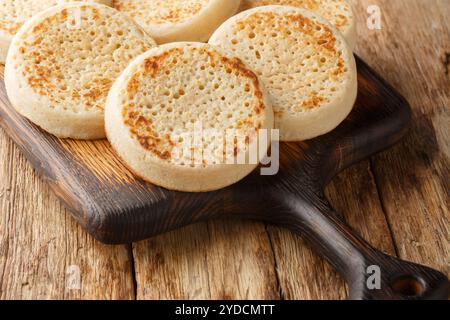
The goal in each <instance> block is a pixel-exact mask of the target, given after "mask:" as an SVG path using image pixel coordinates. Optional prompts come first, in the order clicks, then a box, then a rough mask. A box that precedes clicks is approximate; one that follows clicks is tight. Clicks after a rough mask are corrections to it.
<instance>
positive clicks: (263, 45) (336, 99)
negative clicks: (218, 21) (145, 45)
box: [210, 6, 357, 141]
mask: <svg viewBox="0 0 450 320" xmlns="http://www.w3.org/2000/svg"><path fill="white" fill-rule="evenodd" d="M210 43H211V44H213V45H216V46H219V47H222V48H229V49H230V50H232V51H233V52H234V53H235V54H236V55H237V56H238V57H240V58H241V59H243V61H244V63H246V64H247V65H248V66H249V67H250V69H251V70H253V71H255V72H256V73H257V74H258V76H259V79H260V80H261V82H262V83H263V84H264V86H265V87H266V88H267V90H268V91H269V93H270V97H271V100H272V105H273V109H274V112H275V126H276V127H277V128H279V129H280V135H281V139H282V140H284V141H299V140H300V141H301V140H306V139H311V138H315V137H317V136H319V135H322V134H325V133H327V132H329V131H331V130H333V129H334V128H336V127H337V126H338V125H339V124H340V123H341V122H342V121H343V120H344V119H345V118H346V117H347V115H348V114H349V113H350V111H351V110H352V108H353V105H354V102H355V99H356V94H357V73H356V64H355V59H354V57H353V54H352V51H351V50H350V48H349V47H348V45H347V43H346V41H345V40H344V38H343V36H342V34H341V33H340V32H339V31H338V30H337V29H336V28H334V27H333V26H332V25H331V24H329V22H327V21H326V20H325V19H323V18H321V17H320V16H318V15H316V14H314V13H312V12H310V11H306V10H304V9H300V8H295V7H288V6H265V7H259V8H255V9H251V10H247V11H244V12H242V13H240V14H238V15H237V16H234V17H232V18H230V19H229V20H228V21H227V22H225V23H224V24H223V25H222V26H221V27H220V28H219V29H218V30H217V31H216V32H215V33H214V34H213V35H212V37H211V39H210Z"/></svg>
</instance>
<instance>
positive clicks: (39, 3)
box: [0, 0, 111, 62]
mask: <svg viewBox="0 0 450 320" xmlns="http://www.w3.org/2000/svg"><path fill="white" fill-rule="evenodd" d="M82 1H84V2H98V3H103V4H107V5H110V4H111V0H82ZM66 2H71V1H70V0H26V1H24V0H20V1H18V0H2V1H1V4H0V62H4V61H5V59H6V53H7V51H8V47H9V43H10V42H11V40H12V38H13V36H14V35H15V34H16V33H17V31H19V29H20V27H21V26H22V25H23V24H24V23H25V22H26V21H27V20H28V19H30V18H31V17H32V16H34V15H35V14H37V13H39V12H41V11H43V10H45V9H47V8H50V7H52V6H55V5H58V4H63V3H66Z"/></svg>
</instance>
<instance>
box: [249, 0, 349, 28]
mask: <svg viewBox="0 0 450 320" xmlns="http://www.w3.org/2000/svg"><path fill="white" fill-rule="evenodd" d="M267 5H286V6H293V7H299V8H304V9H307V10H310V11H312V12H315V13H317V14H319V15H320V16H322V17H323V18H325V19H327V20H328V21H330V22H331V23H332V24H333V25H334V26H335V27H336V28H338V29H339V30H340V31H341V32H342V33H345V32H346V31H347V30H348V29H349V28H350V27H351V26H352V24H353V23H354V22H353V20H354V18H353V11H352V7H351V5H350V3H349V2H348V1H347V0H242V4H241V9H242V10H248V9H251V8H255V7H261V6H267Z"/></svg>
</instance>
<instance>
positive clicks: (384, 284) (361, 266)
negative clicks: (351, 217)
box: [0, 58, 450, 299]
mask: <svg viewBox="0 0 450 320" xmlns="http://www.w3.org/2000/svg"><path fill="white" fill-rule="evenodd" d="M357 64H358V83H359V93H358V99H357V102H356V106H355V109H354V110H353V112H352V113H351V114H350V116H349V117H348V118H347V119H346V120H345V121H344V123H342V124H341V125H340V126H339V127H338V128H337V129H336V130H334V131H333V132H331V133H330V134H328V135H325V136H323V137H320V138H317V139H314V140H311V141H307V142H302V143H282V144H281V146H280V157H281V159H280V163H281V168H280V172H279V173H278V174H277V175H276V176H260V175H259V174H258V173H256V172H255V173H254V174H252V175H250V176H249V177H247V178H246V179H244V180H243V181H241V182H240V183H238V184H236V185H234V186H231V187H228V188H225V189H223V190H219V191H215V192H208V193H196V194H193V193H181V192H174V191H169V190H165V189H163V188H159V187H156V186H154V185H151V184H149V183H146V182H144V181H142V180H140V179H138V178H136V177H135V176H134V175H133V174H132V173H131V172H130V171H129V170H128V169H127V168H126V167H125V166H124V164H123V163H122V162H121V160H120V159H119V158H118V157H117V156H116V155H115V153H114V151H113V150H112V149H111V147H110V145H109V144H108V142H107V141H94V142H86V141H74V140H60V139H57V138H55V137H53V136H51V135H49V134H47V133H45V132H43V131H42V130H40V129H39V128H38V127H36V126H34V125H33V124H31V123H30V122H29V121H27V120H26V119H24V118H23V117H21V116H20V115H18V114H17V113H16V112H15V111H14V109H13V108H12V107H11V105H10V104H9V101H8V98H7V95H6V92H5V87H4V83H3V81H0V121H1V122H0V124H1V126H2V127H3V128H4V129H5V131H6V132H7V133H8V134H9V135H10V136H11V138H12V139H13V140H14V141H15V142H16V144H17V145H18V146H19V147H20V148H21V150H22V152H23V153H24V154H25V156H26V157H27V158H28V160H29V161H30V162H31V163H32V165H33V167H34V168H35V169H36V171H38V172H39V174H40V175H41V176H42V178H43V179H44V180H45V181H46V182H47V183H48V184H49V185H50V187H51V188H52V190H53V191H54V192H55V193H56V194H57V195H58V197H59V198H60V199H61V200H62V201H63V202H64V204H65V205H66V206H67V208H69V210H70V211H71V212H72V214H73V216H74V218H75V219H76V220H77V221H78V222H79V223H80V224H81V225H82V226H83V227H84V228H85V229H86V230H87V231H88V232H89V233H90V234H91V235H92V236H93V237H94V238H96V239H98V240H100V241H102V242H104V243H109V244H120V243H129V242H133V241H138V240H142V239H145V238H148V237H151V236H154V235H157V234H161V233H164V232H167V231H169V230H173V229H176V228H179V227H182V226H186V225H188V224H192V223H196V222H199V221H204V220H208V219H214V218H224V217H230V218H234V217H238V218H250V219H257V220H263V221H268V222H271V223H274V224H278V225H282V226H285V227H287V228H290V229H291V230H293V231H294V232H297V233H299V234H300V235H302V236H303V237H305V238H306V239H307V240H309V242H310V244H311V245H312V246H313V248H314V249H316V251H317V252H318V253H319V254H321V255H323V256H324V258H325V259H327V260H328V261H329V262H330V263H331V264H332V265H333V266H334V267H335V268H336V269H337V270H338V271H339V272H340V273H341V274H342V275H343V276H344V278H345V279H346V280H347V282H348V284H349V287H350V296H351V298H356V299H360V298H364V299H378V298H399V299H426V298H444V299H445V298H448V296H449V292H450V286H449V282H448V279H447V278H446V277H445V276H444V275H443V274H441V273H440V272H438V271H435V270H432V269H430V268H427V267H424V266H420V265H417V264H413V263H409V262H405V261H402V260H399V259H396V258H394V257H390V256H387V255H385V254H383V253H381V252H379V251H377V250H376V249H374V248H372V247H371V246H370V245H369V244H368V243H366V242H365V241H364V240H363V239H361V238H360V237H359V236H358V235H357V234H355V232H354V231H353V230H352V229H351V228H350V227H349V226H348V225H346V223H345V222H344V221H343V219H342V216H341V215H340V214H339V213H337V212H335V210H333V208H332V207H331V206H330V204H329V203H328V201H327V199H326V198H325V196H324V188H325V186H326V185H327V183H328V182H329V181H330V180H331V179H332V178H333V177H334V176H335V175H336V174H337V173H339V172H340V171H342V170H343V169H344V168H346V167H348V166H350V165H352V164H354V163H356V162H358V161H360V160H362V159H363V158H366V157H368V156H370V155H372V154H374V153H376V152H379V151H381V150H383V149H385V148H388V147H390V146H392V145H393V144H395V143H396V142H398V141H399V140H400V139H401V138H402V137H403V135H404V134H405V133H406V131H407V128H408V124H409V121H410V108H409V105H408V103H407V102H406V101H405V100H404V99H403V98H402V97H401V96H400V95H399V94H398V93H397V92H396V91H395V90H394V89H393V88H392V87H391V86H389V85H388V84H387V83H386V82H385V81H383V80H382V79H381V78H380V77H379V76H377V75H376V74H375V73H374V72H373V70H371V69H370V67H368V66H367V65H366V64H365V63H364V62H363V61H362V60H360V59H358V58H357ZM0 71H1V74H2V75H3V67H0ZM373 265H374V266H376V267H379V268H380V271H381V275H380V277H381V280H380V281H381V289H374V290H371V289H369V288H368V286H367V285H366V284H367V283H366V282H367V280H369V281H370V279H371V278H370V275H371V273H370V272H369V270H373V269H370V268H369V267H370V266H373ZM368 268H369V269H368Z"/></svg>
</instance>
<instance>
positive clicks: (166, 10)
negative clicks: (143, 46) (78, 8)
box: [113, 0, 240, 43]
mask: <svg viewBox="0 0 450 320" xmlns="http://www.w3.org/2000/svg"><path fill="white" fill-rule="evenodd" d="M239 5H240V0H152V1H148V0H114V1H113V6H114V7H115V8H116V9H118V10H120V11H124V12H127V13H128V14H129V15H130V16H132V17H133V18H134V19H135V20H136V21H137V22H138V23H139V24H140V25H141V26H142V27H143V28H144V29H145V30H146V31H147V32H148V33H149V34H150V35H151V36H152V37H153V38H154V39H155V40H156V41H157V42H158V43H167V42H174V41H207V40H208V38H209V36H210V35H211V34H212V33H213V32H214V30H215V29H216V28H217V27H218V26H219V25H220V24H221V23H222V22H223V21H225V20H226V19H228V18H229V17H231V16H232V15H233V14H235V13H236V12H237V10H238V9H239Z"/></svg>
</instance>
